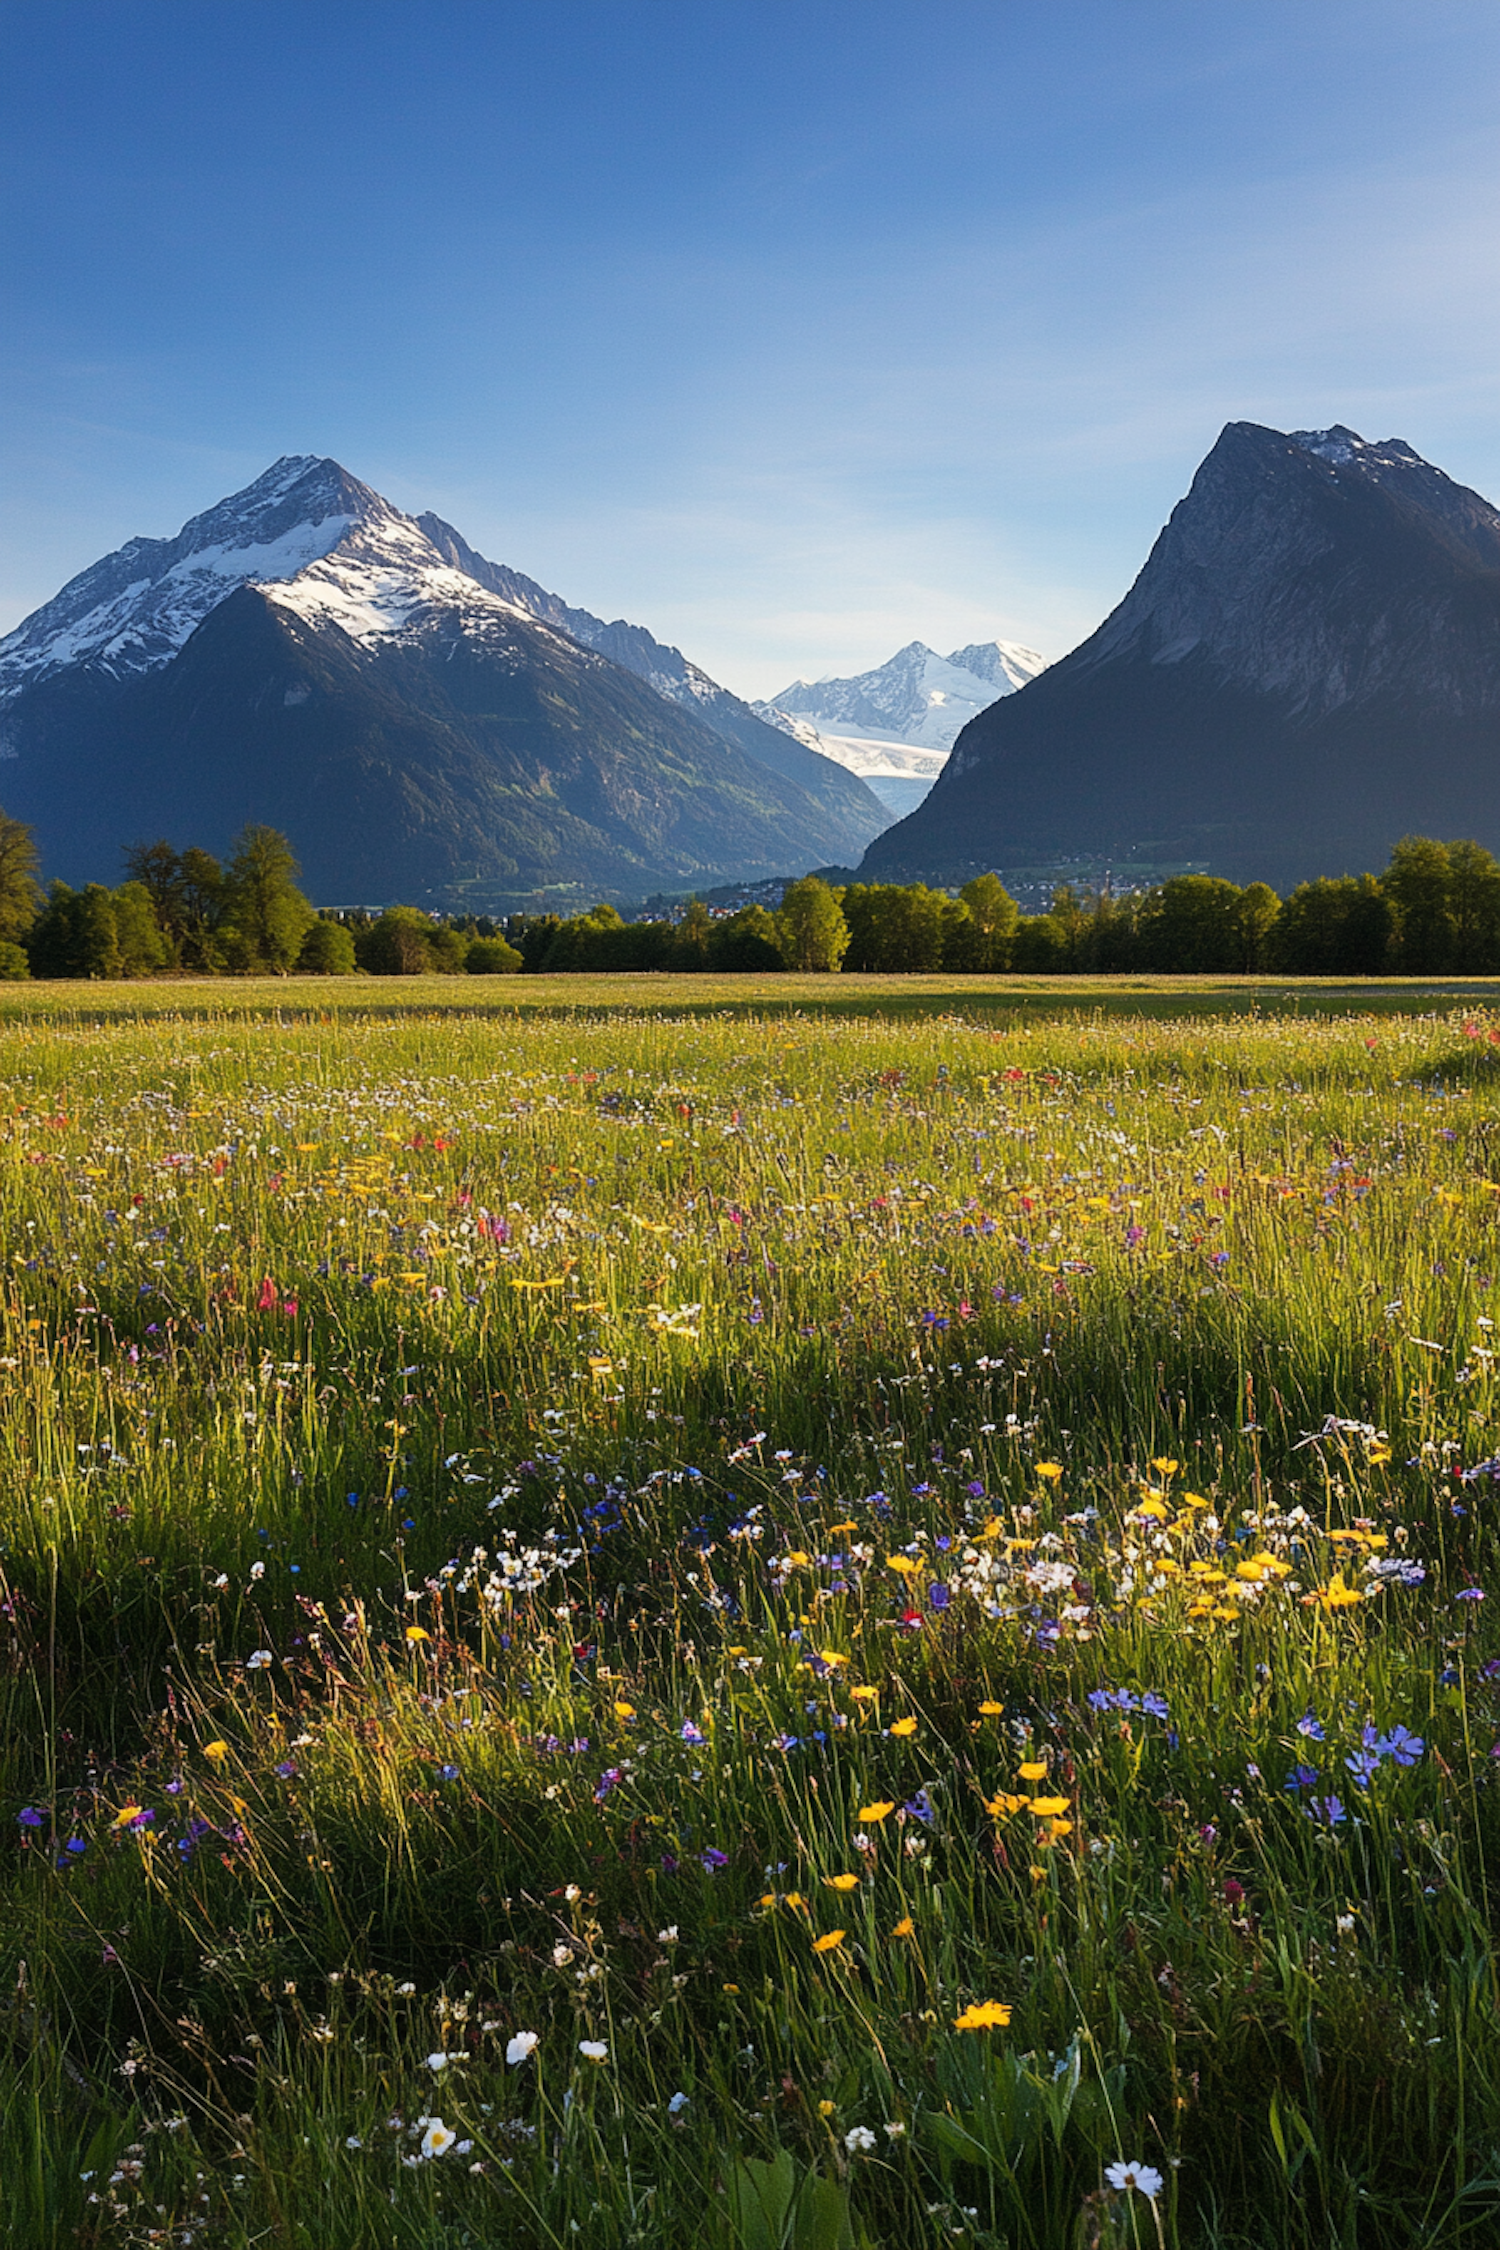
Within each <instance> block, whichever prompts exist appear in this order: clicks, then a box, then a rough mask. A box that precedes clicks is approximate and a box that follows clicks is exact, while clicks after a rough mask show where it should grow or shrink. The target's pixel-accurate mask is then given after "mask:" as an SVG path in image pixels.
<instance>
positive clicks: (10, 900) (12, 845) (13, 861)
mask: <svg viewBox="0 0 1500 2250" xmlns="http://www.w3.org/2000/svg"><path fill="white" fill-rule="evenodd" d="M41 905H42V886H41V884H40V883H39V882H38V881H37V856H36V840H35V838H34V837H33V835H32V833H31V830H30V829H29V828H28V827H27V825H26V823H25V821H24V820H12V819H11V817H10V815H9V813H7V812H0V939H3V940H5V941H7V942H8V943H10V944H12V945H15V944H18V943H19V941H20V940H21V939H22V938H24V937H25V935H26V933H27V931H28V930H29V929H30V928H31V925H32V923H33V922H34V921H35V920H36V918H37V915H38V913H39V912H40V911H41Z"/></svg>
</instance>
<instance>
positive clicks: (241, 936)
mask: <svg viewBox="0 0 1500 2250" xmlns="http://www.w3.org/2000/svg"><path fill="white" fill-rule="evenodd" d="M299 872H300V870H299V869H298V866H297V856H296V854H295V852H294V851H293V850H292V847H291V845H290V844H289V843H288V842H287V840H286V838H285V836H283V835H282V833H281V831H280V830H279V829H277V828H267V827H265V826H263V825H262V824H260V823H258V822H252V823H251V825H250V826H249V827H248V828H244V829H242V830H241V831H240V833H239V835H238V836H237V837H236V838H235V845H234V854H233V857H232V858H231V859H230V862H229V865H228V866H227V867H226V868H225V870H224V893H225V923H224V926H225V931H226V937H227V933H228V932H229V931H231V930H232V931H233V932H234V933H235V939H236V941H237V942H236V943H235V944H234V945H233V946H232V947H231V958H232V959H233V956H234V953H235V952H238V953H240V954H241V955H242V956H243V959H244V965H245V966H246V967H249V968H256V969H272V970H275V971H277V972H278V973H279V974H281V975H283V976H284V975H285V974H286V972H287V971H288V970H289V969H290V968H291V967H292V965H293V963H294V962H295V961H296V959H297V956H298V954H299V953H300V952H301V950H302V941H303V939H304V938H305V937H306V935H307V933H308V930H309V928H310V927H311V925H312V923H313V922H314V921H315V920H316V915H315V912H314V909H313V908H312V906H311V905H310V904H309V903H308V901H307V900H306V899H305V898H304V897H303V895H302V893H301V891H299V890H298V888H297V884H296V877H297V875H298V873H299Z"/></svg>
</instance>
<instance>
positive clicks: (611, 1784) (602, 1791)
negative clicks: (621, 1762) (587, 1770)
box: [594, 1766, 623, 1805]
mask: <svg viewBox="0 0 1500 2250" xmlns="http://www.w3.org/2000/svg"><path fill="white" fill-rule="evenodd" d="M622 1778H623V1769H622V1768H621V1767H619V1766H610V1767H608V1768H607V1769H606V1771H605V1772H603V1773H602V1774H600V1776H599V1786H598V1788H597V1789H596V1790H595V1791H594V1803H595V1804H596V1805H602V1804H603V1802H604V1800H605V1798H606V1797H607V1796H608V1795H609V1793H610V1791H611V1789H617V1788H618V1787H619V1785H620V1782H621V1780H622Z"/></svg>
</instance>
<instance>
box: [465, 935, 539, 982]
mask: <svg viewBox="0 0 1500 2250" xmlns="http://www.w3.org/2000/svg"><path fill="white" fill-rule="evenodd" d="M525 966H526V964H525V962H524V960H523V959H522V957H521V955H520V954H519V953H518V952H517V951H516V948H515V947H514V946H513V945H507V943H506V941H505V939H504V938H503V937H476V938H471V939H470V940H469V950H468V952H467V953H466V954H465V956H464V967H465V968H466V969H467V970H468V972H469V975H470V976H471V977H513V976H519V975H520V973H521V971H522V969H523V968H524V967H525Z"/></svg>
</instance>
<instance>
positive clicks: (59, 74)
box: [0, 0, 1500, 694]
mask: <svg viewBox="0 0 1500 2250" xmlns="http://www.w3.org/2000/svg"><path fill="white" fill-rule="evenodd" d="M1497 95H1500V9H1497V8H1496V7H1495V6H1494V0H1421V4H1420V5H1418V4H1408V0H1399V4H1398V0H1299V4H1298V5H1295V6H1292V5H1286V4H1284V0H1253V4H1249V0H1246V4H1241V0H1214V4H1212V5H1205V4H1204V0H1182V4H1178V0H987V4H985V5H976V4H970V0H923V4H922V5H920V6H919V5H915V4H913V5H905V6H900V7H897V6H893V5H889V4H887V0H857V4H853V0H839V4H832V0H797V4H795V5H784V4H783V0H749V4H742V0H548V4H547V5H537V4H531V5H527V6H516V5H512V4H511V0H422V4H421V5H412V4H410V0H406V4H403V5H400V6H392V5H388V4H387V0H357V4H351V0H260V4H257V5H250V4H248V0H241V4H237V5H229V4H227V0H147V4H142V0H106V4H93V0H6V5H5V6H4V7H3V9H0V183H3V187H0V199H3V234H0V291H3V294H0V508H3V514H0V630H3V629H8V627H9V626H10V625H11V624H13V623H14V622H16V620H17V619H19V618H20V617H21V616H22V615H24V614H25V613H26V612H27V611H28V610H30V609H31V608H33V607H35V606H36V605H37V603H39V602H41V601H43V600H45V599H46V598H47V597H48V596H49V595H50V594H51V593H53V592H54V591H55V590H56V588H57V587H58V585H59V584H61V583H62V581H63V580H64V579H65V578H67V577H69V576H70V575H71V574H72V573H73V572H74V571H76V570H78V569H80V568H82V567H83V566H84V565H85V564H87V563H88V562H90V561H92V560H93V559H94V558H95V557H96V556H97V555H99V554H100V553H102V552H104V551H105V550H106V549H108V548H111V547H114V546H118V545H119V544H120V543H121V542H122V541H123V540H124V539H126V538H128V537H129V536H130V535H131V534H132V533H135V532H147V533H152V534H157V535H160V534H163V533H168V532H171V531H175V530H176V528H177V527H178V525H179V524H180V523H181V521H182V520H183V518H184V517H185V516H187V515H189V514H192V513H194V512H195V511H196V510H198V509H199V508H202V507H205V506H207V505H209V504H210V503H211V502H212V501H214V500H216V499H217V498H219V497H220V496H221V495H222V494H223V493H225V492H228V491H231V490H233V489H234V488H235V487H236V486H238V485H240V484H243V483H245V482H247V481H248V480H249V479H250V478H251V477H252V476H254V475H255V474H257V473H258V472H259V471H260V470H261V469H262V468H264V467H265V466H266V464H267V463H268V462H269V461H270V460H272V459H273V458H274V457H275V456H276V455H277V454H280V453H288V452H299V453H300V452H316V453H331V454H333V455H335V456H337V458H338V459H339V460H341V461H342V462H343V463H344V464H345V466H346V467H348V468H350V469H351V470H353V471H354V472H355V474H356V475H359V476H362V477H364V478H365V479H366V480H367V481H368V482H370V483H372V484H374V485H376V486H377V487H378V488H379V489H380V490H382V491H383V492H385V493H386V494H387V495H388V496H389V497H390V498H391V499H392V500H394V501H395V502H397V504H398V505H400V506H403V507H406V508H409V509H411V510H414V511H415V510H418V509H421V508H424V507H432V508H436V509H437V511H438V512H439V513H440V514H442V515H445V516H447V517H448V518H449V519H450V520H451V521H453V522H454V523H456V524H457V525H458V527H459V528H460V529H461V530H462V531H463V532H464V534H465V535H466V536H467V537H468V538H469V539H470V540H471V541H472V542H473V543H474V544H475V545H476V546H478V547H479V548H480V549H482V550H483V551H484V552H485V553H488V554H490V555H492V556H494V557H496V558H497V559H499V560H501V561H504V562H507V563H511V564H513V565H515V566H516V567H518V568H520V569H523V570H526V571H529V572H530V573H531V574H532V575H533V576H534V577H537V578H540V579H541V580H542V581H543V582H544V583H545V584H547V585H549V586H552V587H554V588H555V589H556V590H557V591H559V592H561V593H563V594H564V595H565V596H566V597H567V598H568V599H569V600H571V601H574V602H578V603H582V604H584V605H585V606H587V607H588V608H590V609H594V610H597V611H600V612H602V613H603V614H604V615H605V616H607V617H614V616H618V615H624V616H628V617H631V618H633V619H636V620H638V621H640V622H641V623H644V624H646V625H648V626H650V628H651V629H652V630H653V631H654V632H656V633H657V634H658V635H660V636H661V637H662V638H664V639H668V640H674V641H676V642H678V643H679V644H680V645H681V646H682V647H684V648H685V649H686V650H687V651H688V653H689V654H690V655H692V656H694V657H695V658H696V659H697V660H698V661H699V662H700V663H702V664H704V665H705V666H706V667H707V668H708V669H709V670H710V671H711V672H713V673H714V674H715V675H716V676H717V677H718V678H720V679H722V680H723V681H724V682H725V683H726V684H727V685H729V686H731V687H735V688H737V689H739V690H740V691H741V692H743V693H753V694H766V693H769V692H771V691H773V690H774V689H775V688H777V687H779V686H781V685H783V684H785V682H786V681H787V680H789V679H790V678H792V677H793V676H794V675H795V674H797V673H802V674H804V675H807V676H812V675H814V674H817V673H821V672H843V671H848V670H852V669H857V668H859V667H861V666H863V665H865V664H869V663H874V662H878V661H880V660H882V659H883V658H884V657H886V656H887V655H889V654H891V653H892V651H893V650H894V649H895V648H896V647H898V646H899V645H900V644H902V643H903V642H905V641H907V640H909V639H912V638H914V637H916V638H921V639H924V640H927V641H930V642H932V643H934V644H935V645H936V646H938V647H939V648H942V649H947V648H949V647H952V646H955V645H956V644H958V643H960V642H963V641H967V640H972V639H977V638H982V637H985V636H987V635H990V634H994V633H999V634H1001V635H1003V636H1005V637H1008V638H1013V639H1018V640H1022V641H1028V642H1031V643H1033V644H1034V645H1036V646H1038V647H1040V648H1042V649H1043V650H1044V651H1045V652H1046V653H1047V654H1049V655H1059V654H1061V653H1062V652H1063V650H1064V649H1066V648H1067V647H1069V646H1070V645H1072V643H1073V642H1075V641H1076V640H1078V639H1080V638H1081V637H1082V636H1083V634H1085V633H1086V632H1088V631H1089V630H1091V629H1092V627H1093V626H1094V625H1095V624H1096V623H1097V622H1098V620H1099V618H1100V617H1101V616H1102V615H1103V614H1104V613H1105V612H1106V611H1107V610H1108V609H1109V608H1110V607H1111V606H1112V605H1113V603H1114V602H1115V601H1116V600H1117V599H1118V598H1119V596H1120V594H1121V593H1122V592H1123V590H1124V588H1125V587H1126V585H1127V584H1128V583H1129V581H1130V579H1131V577H1132V576H1133V575H1134V573H1135V571H1136V569H1137V568H1138V567H1139V565H1140V563H1141V561H1142V559H1143V557H1144V555H1145V552H1146V549H1147V547H1148V546H1149V544H1150V541H1151V539H1152V537H1153V536H1154V534H1155V532H1156V531H1157V529H1158V528H1159V525H1160V523H1161V521H1162V520H1163V518H1164V516H1165V515H1166V514H1167V512H1168V511H1169V510H1170V508H1171V506H1172V505H1173V503H1174V502H1175V500H1176V499H1177V498H1178V497H1179V496H1180V494H1181V493H1182V491H1183V490H1184V489H1185V488H1186V485H1187V483H1188V481H1189V479H1190V477H1191V475H1192V471H1193V468H1194V467H1195V465H1196V463H1197V462H1198V460H1199V459H1200V458H1201V457H1202V455H1203V453H1204V452H1205V451H1206V450H1207V448H1208V447H1209V446H1210V445H1211V444H1212V442H1213V440H1214V437H1215V436H1216V435H1217V432H1218V430H1219V429H1220V427H1221V426H1222V424H1223V423H1224V422H1225V421H1226V420H1230V419H1233V418H1238V417H1246V418H1249V419H1252V420H1257V421H1264V422H1269V423H1272V424H1274V425H1277V426H1279V427H1283V428H1292V427H1308V426H1315V425H1316V426H1321V425H1324V424H1326V423H1328V422H1332V421H1344V422H1348V423H1350V424H1352V425H1353V426H1354V427H1355V428H1356V429H1359V430H1362V431H1363V432H1364V433H1365V434H1366V435H1367V436H1374V437H1386V436H1401V437H1405V438H1406V439H1408V440H1409V442H1411V443H1412V444H1414V445H1415V446H1416V447H1417V448H1418V450H1419V451H1421V452H1423V453H1425V454H1426V455H1427V456H1428V458H1429V459H1432V460H1435V461H1437V462H1438V463H1439V464H1440V465H1441V466H1442V467H1444V468H1446V469H1447V470H1448V471H1449V473H1450V474H1452V475H1454V476H1457V477H1459V478H1461V479H1462V480H1463V481H1464V482H1466V483H1471V484H1474V485H1476V486H1477V487H1478V488H1479V489H1480V490H1481V491H1484V492H1486V493H1488V494H1489V495H1490V496H1491V497H1495V498H1500V382H1497V374H1500V348H1497V347H1500V225H1497V220H1500V209H1497V194H1496V189H1497V183H1500V134H1497V133H1496V130H1495V118H1496V115H1497V112H1500V103H1497Z"/></svg>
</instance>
